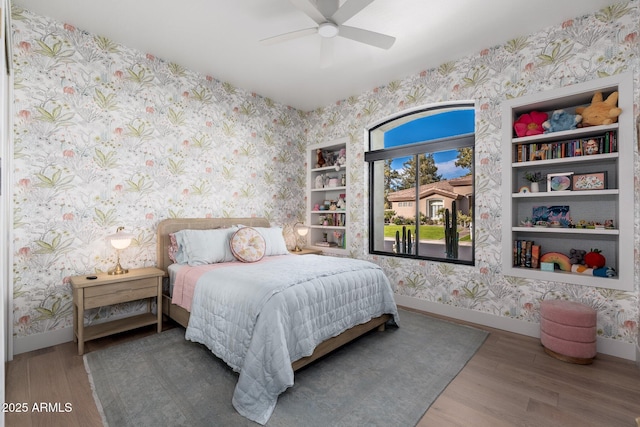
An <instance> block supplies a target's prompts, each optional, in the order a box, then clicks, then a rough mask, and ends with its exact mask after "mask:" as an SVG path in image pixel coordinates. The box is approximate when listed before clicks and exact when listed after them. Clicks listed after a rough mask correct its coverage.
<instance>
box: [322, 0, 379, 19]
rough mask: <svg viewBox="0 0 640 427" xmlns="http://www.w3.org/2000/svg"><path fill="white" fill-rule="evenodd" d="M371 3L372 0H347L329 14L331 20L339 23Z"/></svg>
mask: <svg viewBox="0 0 640 427" xmlns="http://www.w3.org/2000/svg"><path fill="white" fill-rule="evenodd" d="M371 3H373V0H347V1H346V2H345V3H344V4H343V5H342V6H341V7H340V9H338V10H337V11H336V13H334V14H333V16H331V20H332V21H333V22H335V23H336V24H338V25H341V24H342V23H344V22H347V21H348V20H349V19H350V18H352V17H353V16H354V15H356V14H357V13H358V12H360V11H361V10H362V9H364V8H365V7H367V6H369V5H370V4H371Z"/></svg>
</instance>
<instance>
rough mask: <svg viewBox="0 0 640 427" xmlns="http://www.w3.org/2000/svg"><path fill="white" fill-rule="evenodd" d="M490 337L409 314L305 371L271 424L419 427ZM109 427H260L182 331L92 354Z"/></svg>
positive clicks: (227, 375)
mask: <svg viewBox="0 0 640 427" xmlns="http://www.w3.org/2000/svg"><path fill="white" fill-rule="evenodd" d="M487 336H488V333H486V332H484V331H481V330H478V329H474V328H470V327H465V326H460V325H456V324H453V323H450V322H446V321H442V320H438V319H434V318H431V317H427V316H423V315H421V314H417V313H413V312H409V311H405V310H401V311H400V328H395V327H388V328H387V330H386V331H384V332H378V331H374V332H371V333H369V334H367V335H365V336H363V337H361V338H360V339H358V340H356V341H355V342H352V343H350V344H348V345H346V346H344V347H342V348H341V349H338V350H336V351H335V352H334V353H332V354H330V355H329V356H327V357H325V358H323V359H321V360H319V361H317V362H316V363H314V364H312V365H310V366H308V367H306V368H304V369H302V370H300V371H299V372H297V373H296V376H295V383H296V384H295V385H294V386H293V387H291V388H289V389H288V390H287V391H285V392H284V393H283V394H281V395H280V398H279V399H278V405H277V406H276V409H275V411H274V413H273V415H272V417H271V419H270V420H269V422H268V423H267V426H278V427H298V426H322V427H326V426H365V425H366V426H415V425H416V423H417V422H418V421H419V420H420V419H421V418H422V416H423V415H424V413H425V412H426V411H427V409H428V408H429V406H431V404H432V403H433V402H434V401H435V400H436V398H437V397H438V395H440V393H441V392H442V391H443V390H444V389H445V387H446V386H447V385H448V384H449V382H450V381H451V380H452V379H453V378H455V376H456V375H457V374H458V372H460V370H461V369H462V368H463V367H464V365H465V364H466V363H467V361H468V360H469V359H470V358H471V357H472V356H473V355H474V354H475V352H476V351H477V349H478V348H479V347H480V345H481V344H482V343H483V342H484V340H485V338H486V337H487ZM84 358H85V366H86V368H87V372H88V373H89V378H90V381H91V384H92V387H93V389H94V397H95V399H96V403H97V405H98V408H99V409H100V410H101V412H102V413H103V420H104V423H105V425H106V426H107V425H108V426H111V427H124V426H136V427H140V426H150V427H151V426H154V427H155V426H158V427H160V426H170V427H175V426H190V427H195V426H224V427H227V426H257V425H258V424H256V423H254V422H252V421H249V420H247V419H246V418H244V417H242V416H241V415H239V414H238V413H237V412H236V411H235V410H234V409H233V406H232V405H231V396H232V395H233V390H234V387H235V384H236V381H237V374H236V373H234V372H233V371H232V370H231V369H230V368H228V367H227V365H225V364H224V362H222V361H220V360H219V359H218V358H216V357H215V356H213V355H212V354H211V352H209V350H208V349H206V348H205V347H204V346H201V345H199V344H195V343H192V342H189V341H185V339H184V329H182V328H174V329H171V330H168V331H165V332H162V333H160V334H154V335H151V336H148V337H145V338H142V339H139V340H136V341H131V342H127V343H124V344H121V345H118V346H114V347H110V348H106V349H104V350H99V351H96V352H92V353H88V354H86V355H85V356H84Z"/></svg>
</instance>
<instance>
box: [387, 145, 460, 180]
mask: <svg viewBox="0 0 640 427" xmlns="http://www.w3.org/2000/svg"><path fill="white" fill-rule="evenodd" d="M457 157H458V150H449V151H439V152H437V153H433V159H434V160H435V162H436V166H438V173H439V174H440V175H442V178H443V179H452V178H458V177H461V176H465V175H467V174H468V173H469V169H467V168H459V167H457V166H456V165H455V163H456V158H457ZM408 159H409V158H408V157H401V158H397V159H394V160H393V161H392V162H391V167H392V168H393V169H402V165H403V164H404V162H406V161H407V160H408Z"/></svg>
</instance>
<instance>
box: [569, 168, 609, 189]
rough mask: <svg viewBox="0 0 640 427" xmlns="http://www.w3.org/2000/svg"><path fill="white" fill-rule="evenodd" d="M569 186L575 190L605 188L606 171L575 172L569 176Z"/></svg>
mask: <svg viewBox="0 0 640 427" xmlns="http://www.w3.org/2000/svg"><path fill="white" fill-rule="evenodd" d="M571 187H572V188H573V189H574V190H575V191H585V190H605V189H606V188H607V172H606V171H604V172H591V173H581V174H575V175H573V177H572V178H571Z"/></svg>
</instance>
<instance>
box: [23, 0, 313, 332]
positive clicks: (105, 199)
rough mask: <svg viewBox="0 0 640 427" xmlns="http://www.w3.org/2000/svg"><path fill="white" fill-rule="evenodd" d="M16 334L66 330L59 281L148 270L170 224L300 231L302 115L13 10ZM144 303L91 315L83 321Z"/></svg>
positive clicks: (66, 291) (67, 296) (68, 299)
mask: <svg viewBox="0 0 640 427" xmlns="http://www.w3.org/2000/svg"><path fill="white" fill-rule="evenodd" d="M12 18H13V24H14V25H13V43H14V58H13V59H14V65H15V100H14V112H15V116H14V122H15V130H14V132H15V133H14V137H15V142H14V152H15V154H14V168H15V172H14V181H15V189H14V195H13V200H14V216H15V222H14V245H15V249H16V253H15V254H14V277H15V278H14V289H13V292H14V308H13V315H14V334H15V335H17V336H23V335H31V334H38V333H43V332H47V331H50V330H55V329H59V328H64V327H71V326H72V320H73V316H72V294H71V286H70V284H69V276H73V275H76V274H86V273H89V272H93V271H95V270H101V271H106V270H108V269H109V268H110V267H112V266H113V265H115V253H114V251H113V250H112V249H110V248H109V247H108V245H107V244H106V242H105V239H104V238H105V236H107V235H109V234H111V233H114V232H115V230H116V228H117V227H118V226H124V227H125V228H126V231H129V232H132V233H134V234H135V235H136V240H135V242H134V244H133V245H132V247H130V248H128V249H126V250H125V251H123V253H122V256H121V261H122V264H123V266H124V267H125V268H126V267H130V268H135V267H143V266H152V265H155V262H156V246H155V245H156V241H155V231H156V225H157V224H158V222H159V221H160V220H162V219H165V218H168V217H245V216H246V217H250V216H264V217H266V218H268V219H269V220H270V221H271V223H272V224H273V225H285V224H289V223H291V222H294V221H295V220H296V219H298V218H300V219H302V218H304V194H305V183H306V179H305V168H304V162H305V142H304V138H303V136H302V135H300V134H301V132H302V129H303V123H304V122H303V118H302V115H301V114H300V113H299V112H298V111H296V110H293V109H289V108H287V107H286V106H283V105H278V104H276V103H274V102H273V101H271V100H269V99H266V98H263V97H260V96H259V95H257V94H252V93H248V92H246V91H243V90H242V89H238V88H235V87H233V86H231V85H229V84H226V83H223V82H220V81H217V80H216V79H214V78H213V77H210V76H202V75H198V74H196V73H194V72H191V71H189V70H186V69H184V68H183V67H181V66H180V65H178V64H175V63H170V62H165V61H163V60H161V59H159V58H155V57H154V56H153V55H151V54H146V55H145V54H142V53H140V52H137V51H134V50H132V49H128V48H126V47H124V46H120V45H116V44H114V43H113V42H111V41H110V40H108V39H106V38H104V37H100V36H99V35H93V34H88V33H86V32H83V31H81V30H80V29H77V28H75V27H73V26H72V25H69V24H61V23H58V22H54V21H52V20H51V19H49V18H45V17H42V16H37V15H34V14H32V13H29V12H28V11H23V10H20V9H18V8H16V7H14V9H13V14H12ZM142 306H146V305H145V303H144V302H140V303H137V304H136V303H132V304H124V305H118V306H114V307H106V308H102V309H100V310H93V311H92V313H90V315H89V316H90V317H89V318H88V319H87V321H95V320H99V319H104V318H106V317H110V316H117V315H122V314H124V313H127V312H131V311H135V310H139V309H140V307H142Z"/></svg>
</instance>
